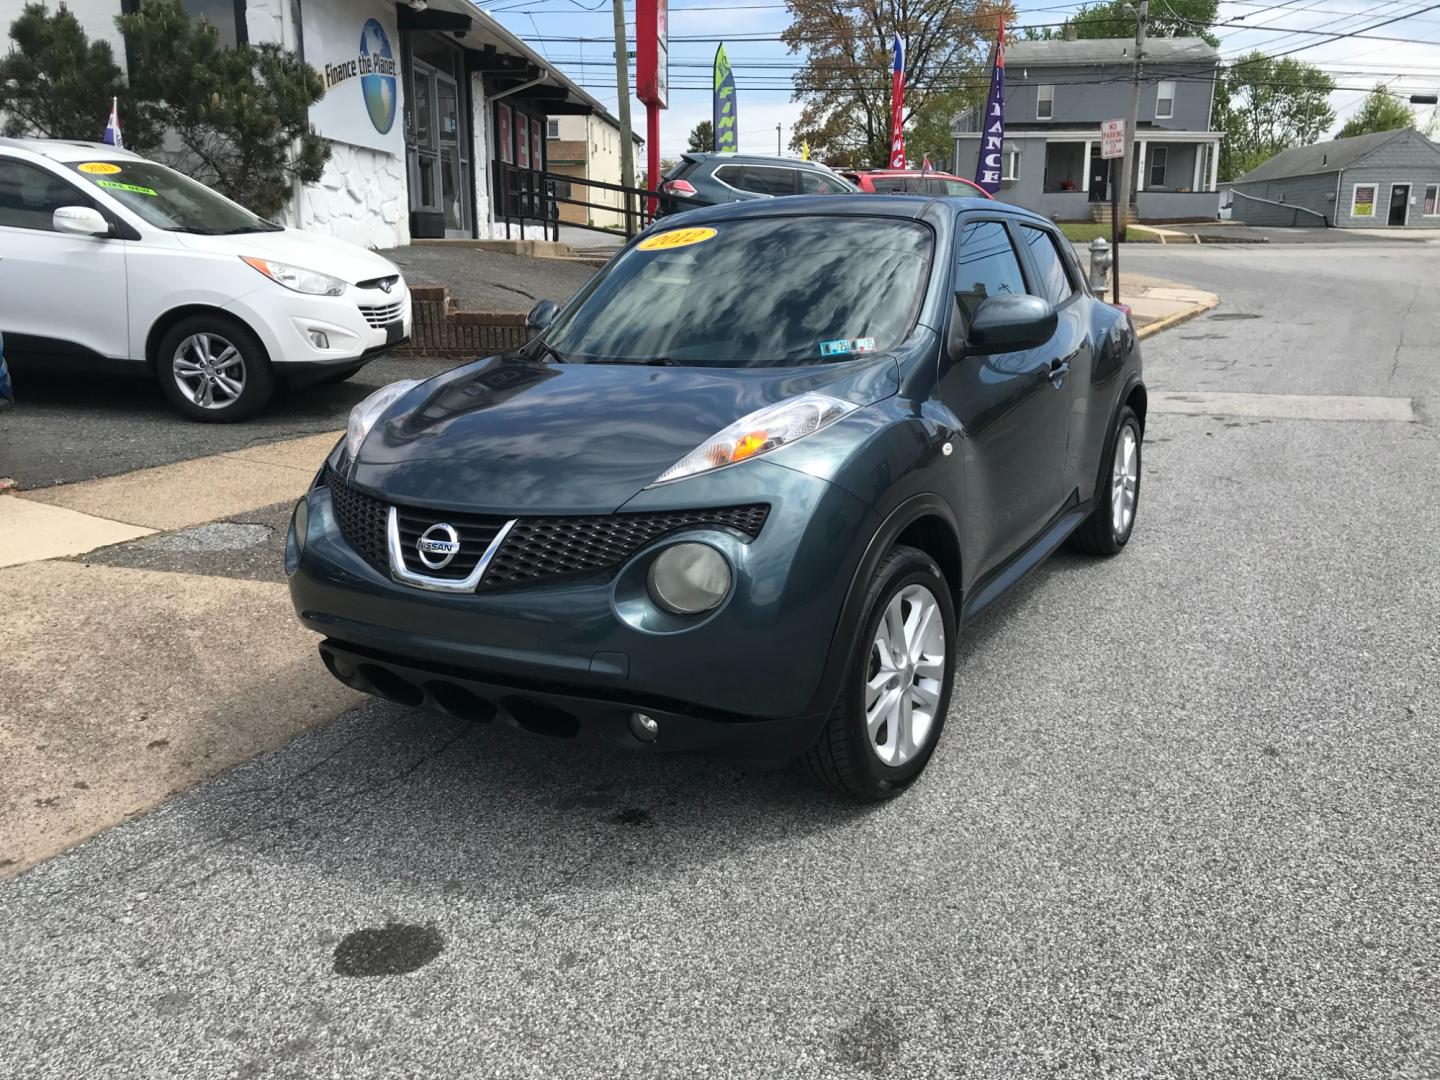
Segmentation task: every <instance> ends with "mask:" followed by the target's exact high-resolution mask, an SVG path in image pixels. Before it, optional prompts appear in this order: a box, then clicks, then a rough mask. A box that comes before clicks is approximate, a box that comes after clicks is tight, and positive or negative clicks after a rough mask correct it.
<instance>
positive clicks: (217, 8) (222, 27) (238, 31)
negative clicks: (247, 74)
mask: <svg viewBox="0 0 1440 1080" xmlns="http://www.w3.org/2000/svg"><path fill="white" fill-rule="evenodd" d="M180 2H181V6H182V7H183V8H184V9H185V10H186V11H187V12H188V13H189V15H190V17H191V18H193V19H204V20H205V21H206V22H208V23H209V24H210V25H211V26H213V27H214V28H215V33H216V34H218V35H219V37H220V44H221V45H224V46H225V47H226V48H228V49H233V48H234V47H235V46H236V45H244V44H246V43H247V42H248V41H249V40H250V35H249V34H248V33H246V30H245V0H180Z"/></svg>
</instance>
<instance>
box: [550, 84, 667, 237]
mask: <svg viewBox="0 0 1440 1080" xmlns="http://www.w3.org/2000/svg"><path fill="white" fill-rule="evenodd" d="M631 138H632V139H633V140H634V144H633V146H632V149H631V153H632V158H631V160H632V161H633V162H634V165H635V168H636V170H637V175H638V172H639V171H642V170H643V169H644V164H643V161H644V157H643V155H642V153H641V149H642V147H643V146H644V145H645V140H643V139H641V138H640V137H639V136H638V135H633V134H632V135H631ZM620 147H621V134H620V124H619V121H617V120H616V119H615V118H614V117H613V116H611V115H610V114H608V113H605V112H595V113H590V114H589V115H588V116H560V117H554V118H552V119H551V120H550V121H549V123H548V126H547V129H546V139H545V161H546V168H547V170H548V171H549V172H553V173H560V174H562V175H564V176H573V177H575V178H576V179H578V180H594V181H598V182H600V183H603V184H619V183H621V179H620V177H621V172H620ZM555 195H556V197H557V198H559V199H563V198H566V197H569V198H572V199H575V200H576V202H569V203H566V202H562V203H560V204H559V206H560V220H561V221H562V222H566V223H567V224H575V225H583V224H586V223H587V222H588V223H589V224H591V225H594V226H597V227H599V228H602V229H618V228H624V218H623V216H622V215H621V213H620V210H619V207H620V206H621V195H620V192H618V191H609V190H607V189H605V188H600V187H594V186H592V185H587V184H574V185H571V184H567V183H564V182H563V181H562V182H561V183H560V184H559V185H557V189H556V192H555ZM580 203H591V204H594V205H591V206H582V205H580ZM606 206H613V207H616V209H615V210H613V211H611V210H605V209H601V207H606Z"/></svg>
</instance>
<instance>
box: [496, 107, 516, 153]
mask: <svg viewBox="0 0 1440 1080" xmlns="http://www.w3.org/2000/svg"><path fill="white" fill-rule="evenodd" d="M495 117H496V121H497V122H496V124H495V141H496V142H497V143H499V144H500V160H501V161H503V162H505V164H507V165H509V164H512V163H513V162H514V161H515V144H514V142H512V141H511V139H510V106H509V105H496V106H495Z"/></svg>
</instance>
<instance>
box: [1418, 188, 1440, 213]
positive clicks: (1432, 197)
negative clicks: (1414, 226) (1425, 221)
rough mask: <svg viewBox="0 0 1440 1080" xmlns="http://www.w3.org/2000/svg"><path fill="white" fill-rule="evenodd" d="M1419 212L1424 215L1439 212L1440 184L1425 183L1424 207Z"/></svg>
mask: <svg viewBox="0 0 1440 1080" xmlns="http://www.w3.org/2000/svg"><path fill="white" fill-rule="evenodd" d="M1421 213H1423V214H1424V215H1425V216H1426V217H1435V216H1436V215H1437V214H1440V184H1426V185H1425V209H1424V210H1422V211H1421Z"/></svg>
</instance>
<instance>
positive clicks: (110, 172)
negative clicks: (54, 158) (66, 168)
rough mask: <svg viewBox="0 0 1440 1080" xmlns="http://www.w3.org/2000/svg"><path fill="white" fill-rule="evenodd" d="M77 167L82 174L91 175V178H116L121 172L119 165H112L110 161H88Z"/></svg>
mask: <svg viewBox="0 0 1440 1080" xmlns="http://www.w3.org/2000/svg"><path fill="white" fill-rule="evenodd" d="M77 167H78V168H79V170H80V171H81V172H83V173H89V174H90V175H91V176H114V175H115V174H116V173H118V172H119V171H120V166H119V165H112V164H111V163H110V162H108V161H87V162H85V164H83V165H80V166H77Z"/></svg>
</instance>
